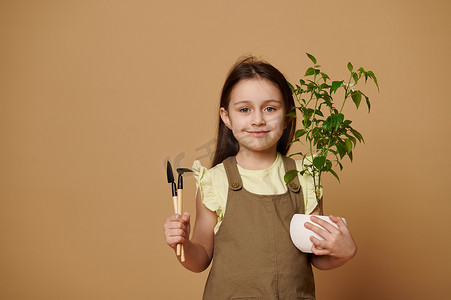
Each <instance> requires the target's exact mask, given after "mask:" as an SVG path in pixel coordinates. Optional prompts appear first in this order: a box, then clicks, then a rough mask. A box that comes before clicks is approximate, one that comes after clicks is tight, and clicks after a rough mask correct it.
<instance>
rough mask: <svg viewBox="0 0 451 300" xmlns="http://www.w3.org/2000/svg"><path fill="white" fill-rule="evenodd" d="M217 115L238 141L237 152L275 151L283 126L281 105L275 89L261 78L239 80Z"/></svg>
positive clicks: (279, 94)
mask: <svg viewBox="0 0 451 300" xmlns="http://www.w3.org/2000/svg"><path fill="white" fill-rule="evenodd" d="M220 114H221V118H222V120H223V121H224V123H225V124H226V126H227V127H228V128H229V129H230V130H232V132H233V135H234V136H235V138H236V139H237V141H238V143H239V144H240V151H242V150H247V151H276V147H277V142H278V141H279V139H280V137H281V136H282V133H283V130H284V129H285V127H286V126H285V107H284V102H283V98H282V94H281V92H280V90H279V88H278V87H277V86H276V85H275V84H274V83H273V82H271V81H269V80H267V79H264V78H251V79H244V80H241V81H239V82H238V83H237V84H236V85H235V87H234V88H233V90H232V92H231V94H230V102H229V107H228V110H225V109H224V108H223V107H221V111H220Z"/></svg>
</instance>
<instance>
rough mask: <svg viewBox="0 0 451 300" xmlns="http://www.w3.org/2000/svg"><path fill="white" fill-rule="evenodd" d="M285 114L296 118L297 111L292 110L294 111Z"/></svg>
mask: <svg viewBox="0 0 451 300" xmlns="http://www.w3.org/2000/svg"><path fill="white" fill-rule="evenodd" d="M285 116H287V117H293V118H296V113H295V112H293V111H292V112H290V113H288V114H286V115H285Z"/></svg>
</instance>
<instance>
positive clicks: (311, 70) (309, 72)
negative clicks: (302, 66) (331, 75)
mask: <svg viewBox="0 0 451 300" xmlns="http://www.w3.org/2000/svg"><path fill="white" fill-rule="evenodd" d="M313 74H315V69H313V68H312V67H310V68H308V69H307V71H305V75H304V76H310V75H313Z"/></svg>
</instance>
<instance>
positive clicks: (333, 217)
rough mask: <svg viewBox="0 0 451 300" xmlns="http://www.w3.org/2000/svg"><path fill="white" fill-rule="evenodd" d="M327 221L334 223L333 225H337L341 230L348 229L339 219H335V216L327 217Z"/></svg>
mask: <svg viewBox="0 0 451 300" xmlns="http://www.w3.org/2000/svg"><path fill="white" fill-rule="evenodd" d="M329 219H330V220H331V221H332V222H334V223H335V224H337V226H338V228H340V229H343V228H346V229H347V228H348V226H346V224H345V222H343V220H342V219H341V218H339V217H335V216H332V215H331V216H329Z"/></svg>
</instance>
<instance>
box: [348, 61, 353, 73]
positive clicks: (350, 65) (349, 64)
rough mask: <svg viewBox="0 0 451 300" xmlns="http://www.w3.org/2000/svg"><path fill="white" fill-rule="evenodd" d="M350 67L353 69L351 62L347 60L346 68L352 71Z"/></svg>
mask: <svg viewBox="0 0 451 300" xmlns="http://www.w3.org/2000/svg"><path fill="white" fill-rule="evenodd" d="M352 69H354V67H353V66H352V64H351V63H350V62H348V70H349V72H352Z"/></svg>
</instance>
